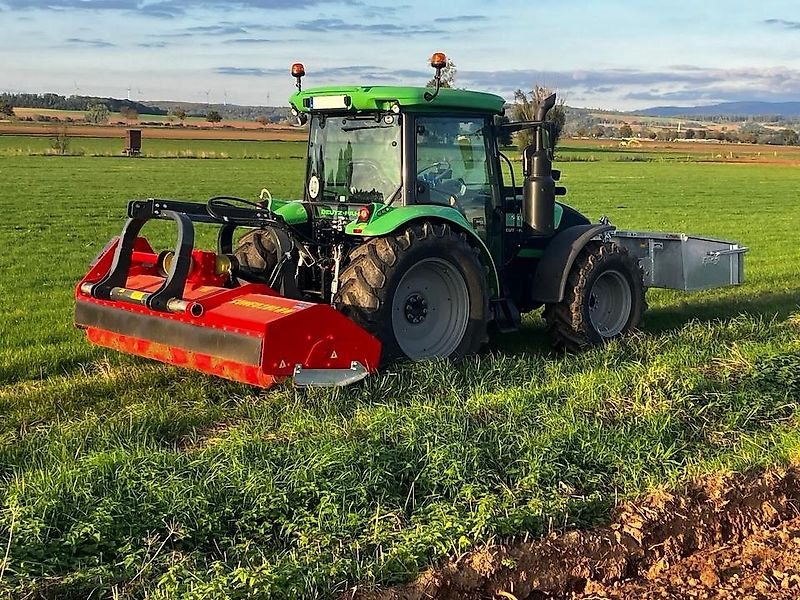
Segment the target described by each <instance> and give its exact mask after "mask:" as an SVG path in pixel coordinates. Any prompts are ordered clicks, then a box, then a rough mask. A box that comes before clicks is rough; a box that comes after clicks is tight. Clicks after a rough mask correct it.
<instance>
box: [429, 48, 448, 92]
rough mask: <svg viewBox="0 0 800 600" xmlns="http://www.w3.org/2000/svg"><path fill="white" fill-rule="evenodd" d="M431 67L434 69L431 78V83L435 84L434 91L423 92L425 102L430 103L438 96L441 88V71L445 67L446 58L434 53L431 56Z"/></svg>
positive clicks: (441, 54)
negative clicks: (434, 72) (434, 71)
mask: <svg viewBox="0 0 800 600" xmlns="http://www.w3.org/2000/svg"><path fill="white" fill-rule="evenodd" d="M431 66H432V67H433V68H434V69H436V75H434V76H433V81H434V82H435V84H436V89H435V90H433V93H432V94H431V93H430V92H425V96H424V98H425V100H426V101H428V102H430V101H431V100H433V99H434V98H436V96H438V95H439V90H440V89H441V87H442V69H444V68H445V67H446V66H447V56H446V55H445V53H444V52H435V53H434V55H433V56H431Z"/></svg>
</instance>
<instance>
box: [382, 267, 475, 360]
mask: <svg viewBox="0 0 800 600" xmlns="http://www.w3.org/2000/svg"><path fill="white" fill-rule="evenodd" d="M469 310H470V304H469V291H468V290H467V283H466V282H465V281H464V277H463V276H462V275H461V273H460V271H458V269H457V268H456V267H455V266H453V265H452V264H451V263H449V262H447V261H445V260H443V259H440V258H426V259H424V260H422V261H420V262H418V263H417V264H415V265H414V266H413V267H411V268H410V269H409V270H408V271H406V272H405V274H404V275H403V277H402V278H401V279H400V283H399V284H398V286H397V290H395V294H394V298H393V300H392V329H393V331H394V336H395V339H396V340H397V343H398V345H399V346H400V349H401V350H402V351H403V353H404V354H405V355H406V356H408V357H409V358H410V359H412V360H421V359H425V358H435V357H447V356H450V355H451V354H452V353H453V352H455V350H456V348H458V346H459V344H460V343H461V340H462V339H463V338H464V333H465V332H466V331H467V325H468V324H469Z"/></svg>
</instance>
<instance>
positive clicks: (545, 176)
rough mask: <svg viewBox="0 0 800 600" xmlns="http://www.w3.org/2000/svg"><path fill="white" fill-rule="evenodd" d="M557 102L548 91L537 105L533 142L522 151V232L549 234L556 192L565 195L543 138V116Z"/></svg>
mask: <svg viewBox="0 0 800 600" xmlns="http://www.w3.org/2000/svg"><path fill="white" fill-rule="evenodd" d="M555 105H556V95H555V94H551V95H550V96H548V97H547V98H545V100H544V101H543V102H542V103H541V104H540V105H539V108H538V110H537V111H536V121H539V122H540V124H539V125H537V126H536V127H534V135H535V140H534V143H533V144H531V145H529V146H528V147H527V148H525V151H524V152H523V154H522V169H523V174H524V175H525V182H524V183H523V188H522V220H523V222H524V223H525V230H526V231H525V233H527V234H528V235H535V236H542V237H544V236H550V235H553V232H554V230H555V223H554V221H555V206H556V196H557V195H558V196H560V195H564V193H566V190H564V188H556V180H555V179H554V178H553V162H552V160H551V159H550V148H549V147H548V145H547V144H546V142H545V139H546V138H545V119H546V118H547V113H548V112H550V109H552V108H553V107H554V106H555Z"/></svg>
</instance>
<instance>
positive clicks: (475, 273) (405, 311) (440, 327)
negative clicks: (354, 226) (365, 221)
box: [334, 222, 489, 363]
mask: <svg viewBox="0 0 800 600" xmlns="http://www.w3.org/2000/svg"><path fill="white" fill-rule="evenodd" d="M486 279H487V277H486V268H485V267H484V266H483V265H482V263H481V261H480V257H479V253H478V250H477V249H475V248H474V247H472V246H470V244H469V243H468V242H467V239H466V236H465V235H464V234H462V233H457V232H454V231H453V230H452V228H451V227H450V226H449V225H446V224H440V223H430V222H425V223H419V224H414V225H411V226H409V227H407V228H406V229H404V230H401V231H400V232H398V233H395V234H393V235H389V236H385V237H380V238H373V239H370V240H368V241H366V242H365V243H364V244H362V245H361V246H359V247H358V248H356V249H355V250H353V252H351V254H350V256H349V262H348V265H347V267H346V268H345V269H344V270H343V271H342V273H341V276H340V278H339V291H338V292H337V294H336V297H335V300H334V302H335V305H336V307H337V308H338V309H339V310H340V311H342V312H343V313H344V314H345V315H347V316H348V317H349V318H350V319H352V320H353V321H355V322H356V323H358V324H359V325H360V326H361V327H363V328H364V329H366V330H367V331H369V332H370V333H371V334H372V335H374V336H375V337H377V338H378V339H379V340H381V342H382V343H383V361H384V363H385V362H389V361H391V360H394V359H398V358H409V359H411V360H425V359H430V358H439V357H442V358H461V357H463V356H467V355H469V354H474V353H475V352H477V351H478V350H480V348H481V346H482V345H483V344H484V343H485V342H487V341H488V336H487V333H486V327H487V322H488V320H489V293H488V289H487V282H486Z"/></svg>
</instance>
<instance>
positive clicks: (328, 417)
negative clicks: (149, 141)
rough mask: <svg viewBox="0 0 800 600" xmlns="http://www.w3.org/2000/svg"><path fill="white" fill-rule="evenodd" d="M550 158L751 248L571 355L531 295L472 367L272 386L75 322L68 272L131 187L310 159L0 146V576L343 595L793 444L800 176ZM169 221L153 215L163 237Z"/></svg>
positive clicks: (38, 581) (204, 591) (587, 197)
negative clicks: (335, 386)
mask: <svg viewBox="0 0 800 600" xmlns="http://www.w3.org/2000/svg"><path fill="white" fill-rule="evenodd" d="M0 139H2V138H0ZM236 144H238V143H235V142H234V143H231V145H236ZM563 167H564V183H565V184H566V185H567V186H568V187H569V189H570V196H569V199H570V202H571V203H572V204H573V205H574V206H576V207H577V208H579V209H581V210H582V211H584V212H586V213H587V214H589V215H590V216H592V217H593V218H597V217H599V216H600V215H601V214H607V215H609V216H610V217H611V218H612V220H613V221H614V222H616V223H617V224H618V225H620V226H622V227H625V228H642V229H664V230H687V231H689V232H695V233H707V234H710V235H718V236H728V237H732V238H734V239H738V240H740V241H741V242H743V243H746V244H747V245H749V246H751V247H752V251H751V254H750V256H749V257H748V283H747V284H746V285H745V286H742V287H740V288H736V289H728V290H718V291H710V292H704V293H702V294H698V295H692V296H685V295H682V294H678V293H672V292H655V291H653V292H650V293H649V295H648V300H649V302H650V305H651V308H652V310H651V311H650V313H649V314H648V319H647V322H646V327H645V332H644V333H643V334H642V335H640V336H638V337H636V338H634V339H631V340H629V341H626V342H624V343H615V344H611V345H609V346H608V347H605V348H601V349H597V350H594V351H592V352H589V353H586V354H584V355H581V356H568V357H563V356H554V355H551V354H549V352H548V351H547V346H546V340H545V339H544V336H543V333H542V331H541V329H540V327H539V322H538V319H537V318H536V317H531V318H529V319H528V320H527V321H526V327H525V328H524V329H523V330H522V331H521V332H520V333H518V334H514V335H512V336H508V337H506V338H501V339H497V340H495V341H494V342H493V345H492V348H491V350H490V352H488V353H487V354H486V355H484V356H481V357H479V358H475V359H471V360H468V361H465V362H463V363H461V364H457V365H451V364H447V363H442V362H436V363H431V364H426V365H415V366H399V367H396V368H393V369H390V370H388V371H386V372H384V373H382V374H380V375H378V376H376V377H373V378H371V379H369V380H368V381H366V382H365V383H364V384H363V385H360V386H357V387H352V388H348V389H345V390H314V391H310V392H297V391H295V390H293V389H291V388H290V387H280V388H277V389H274V390H270V391H266V392H262V391H258V390H254V389H252V388H248V387H245V386H241V385H238V384H233V383H228V382H224V381H220V380H216V379H212V378H208V377H205V376H202V375H199V374H194V373H189V372H184V371H178V370H175V369H171V368H168V367H165V366H162V365H158V364H154V363H150V362H147V361H143V360H139V359H136V358H133V357H127V356H120V355H117V354H114V353H111V352H105V351H103V350H100V349H97V348H93V347H90V346H88V344H87V343H86V342H85V341H84V340H83V338H82V336H81V334H80V333H79V332H77V331H75V330H73V328H72V326H71V307H72V292H73V286H74V284H75V282H76V281H77V280H78V279H79V278H80V277H81V275H82V274H83V272H84V270H85V268H86V263H87V262H88V261H89V260H90V259H91V258H92V256H94V254H95V253H96V252H97V250H98V249H99V248H100V247H102V245H103V244H104V243H105V241H106V240H107V239H108V238H109V237H110V236H112V235H114V234H116V233H118V231H119V228H120V227H121V225H122V218H123V215H124V201H125V200H126V199H127V198H129V197H142V196H149V195H159V196H163V197H182V198H196V199H202V198H204V197H207V196H210V195H212V194H215V193H221V192H225V193H231V194H238V195H245V196H251V197H252V196H254V195H255V194H256V193H257V191H258V190H259V189H261V188H262V187H269V188H270V189H271V191H272V192H273V194H274V195H276V196H279V197H280V196H284V197H290V196H294V195H297V194H298V193H299V191H300V186H301V185H302V183H301V180H302V171H303V161H302V160H300V159H281V160H270V161H252V160H237V159H231V160H224V161H187V160H166V159H152V160H124V159H110V158H89V157H80V158H78V157H74V158H73V157H63V158H62V157H24V156H23V157H2V158H0V209H2V213H3V215H4V218H3V219H2V221H0V241H2V248H3V250H2V252H3V257H2V259H0V314H2V315H3V317H2V319H0V340H2V342H1V343H0V477H1V478H2V479H0V503H2V504H1V506H2V512H1V513H0V559H2V556H4V555H5V553H6V549H7V553H8V559H7V560H6V561H4V562H3V567H0V589H2V590H3V591H4V592H5V593H7V594H9V595H11V596H12V597H15V596H16V597H26V596H29V595H36V594H38V595H40V596H44V597H48V598H85V597H88V596H90V595H91V596H92V597H111V596H114V595H116V596H117V597H130V598H139V597H145V596H148V597H153V598H176V597H183V598H198V599H199V598H228V597H231V598H235V597H251V596H258V597H280V598H284V597H309V598H310V597H318V596H334V595H336V594H337V593H338V592H341V591H343V590H345V589H347V588H348V587H350V586H352V585H354V584H356V583H366V584H369V583H372V582H379V583H384V584H385V583H391V582H396V581H401V580H405V579H408V578H409V577H412V576H413V575H414V574H415V573H417V572H418V571H419V569H421V568H424V567H425V566H426V565H427V564H429V563H430V561H432V560H436V559H439V558H442V557H445V556H448V555H450V556H454V555H457V554H459V553H461V552H463V551H464V550H466V549H468V548H470V547H472V546H474V545H476V544H480V543H483V542H486V541H487V540H490V539H494V538H497V537H503V536H513V535H521V534H524V533H529V534H532V535H540V534H542V533H545V532H547V531H549V530H551V529H559V528H563V527H572V526H586V525H589V524H592V523H596V522H600V521H603V520H604V519H606V518H607V516H608V514H609V510H610V508H611V507H612V506H613V505H614V504H615V503H616V502H617V501H618V500H619V499H620V498H622V497H625V496H628V495H631V494H634V493H637V492H640V491H642V490H646V489H648V488H649V487H651V486H655V485H664V484H670V483H674V482H677V481H679V480H681V479H683V478H685V477H686V476H687V475H691V474H695V473H703V472H707V471H712V470H716V469H728V468H733V469H750V468H755V467H760V466H764V465H768V464H773V463H776V462H781V461H785V460H787V459H788V458H789V457H790V456H792V455H797V452H798V449H800V429H799V428H798V425H799V424H800V423H798V418H797V416H796V408H797V403H798V401H800V376H799V375H798V373H800V316H798V313H800V307H798V303H799V302H800V278H798V275H797V269H796V260H797V256H798V252H797V249H796V244H795V242H794V240H795V239H796V232H795V231H794V230H795V229H796V227H797V223H800V209H798V207H797V205H796V203H795V199H794V194H795V192H796V190H797V188H798V184H799V183H800V173H798V171H797V170H796V169H790V168H787V167H779V166H750V165H747V166H741V165H708V164H694V163H681V164H669V163H666V162H665V163H652V162H643V163H627V162H626V163H623V162H614V161H607V162H604V163H601V164H595V163H583V162H576V163H570V164H565V165H563ZM162 225H164V227H156V226H153V227H151V228H150V231H151V233H152V234H153V235H154V236H155V237H156V238H157V239H159V240H160V241H162V242H167V241H168V239H169V234H170V232H169V229H168V227H166V225H165V224H162ZM213 235H214V232H213V230H204V231H203V232H202V234H201V241H203V242H205V243H206V244H209V245H211V244H213Z"/></svg>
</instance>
